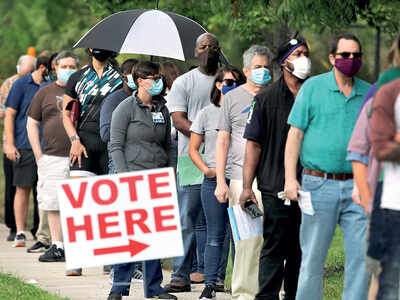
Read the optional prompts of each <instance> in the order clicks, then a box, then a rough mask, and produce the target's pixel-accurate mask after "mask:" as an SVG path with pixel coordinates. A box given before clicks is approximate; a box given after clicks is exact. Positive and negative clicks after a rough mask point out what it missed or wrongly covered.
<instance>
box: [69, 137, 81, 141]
mask: <svg viewBox="0 0 400 300" xmlns="http://www.w3.org/2000/svg"><path fill="white" fill-rule="evenodd" d="M69 140H70V141H71V142H73V141H76V140H79V136H77V135H73V136H71V137H70V138H69Z"/></svg>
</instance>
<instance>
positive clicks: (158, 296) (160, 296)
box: [148, 292, 178, 299]
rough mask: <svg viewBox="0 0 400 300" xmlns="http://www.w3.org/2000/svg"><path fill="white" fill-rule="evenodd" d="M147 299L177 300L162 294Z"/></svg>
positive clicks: (174, 297) (169, 295)
mask: <svg viewBox="0 0 400 300" xmlns="http://www.w3.org/2000/svg"><path fill="white" fill-rule="evenodd" d="M148 299H178V298H177V297H176V296H174V295H171V294H168V293H166V292H163V293H161V294H159V295H156V296H153V297H150V298H148Z"/></svg>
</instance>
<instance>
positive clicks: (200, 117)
mask: <svg viewBox="0 0 400 300" xmlns="http://www.w3.org/2000/svg"><path fill="white" fill-rule="evenodd" d="M220 113H221V108H220V107H217V106H215V105H214V104H210V105H208V106H206V107H204V108H203V109H202V110H201V111H200V112H199V113H198V114H197V117H196V119H195V120H194V121H193V123H192V126H191V127H190V131H193V132H195V133H197V134H201V135H204V158H203V159H204V162H205V164H206V165H207V167H209V168H214V169H215V167H216V162H215V152H216V147H217V138H218V120H219V116H220ZM231 160H232V154H231V151H230V149H229V154H228V160H227V163H226V168H225V177H227V178H231Z"/></svg>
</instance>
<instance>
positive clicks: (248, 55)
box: [243, 45, 273, 69]
mask: <svg viewBox="0 0 400 300" xmlns="http://www.w3.org/2000/svg"><path fill="white" fill-rule="evenodd" d="M257 55H259V56H265V57H266V58H267V60H268V64H271V63H272V59H273V56H272V52H271V50H270V49H269V48H268V47H267V46H260V45H253V46H251V47H250V48H249V49H247V50H246V51H245V52H244V53H243V67H246V68H249V69H250V67H251V60H252V59H253V57H254V56H257Z"/></svg>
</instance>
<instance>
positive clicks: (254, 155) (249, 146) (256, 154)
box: [243, 140, 261, 189]
mask: <svg viewBox="0 0 400 300" xmlns="http://www.w3.org/2000/svg"><path fill="white" fill-rule="evenodd" d="M260 155H261V145H260V144H259V143H256V142H253V141H249V140H248V141H247V143H246V152H245V156H244V163H243V189H251V187H252V185H253V181H254V178H255V176H256V170H257V165H258V163H259V161H260Z"/></svg>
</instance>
